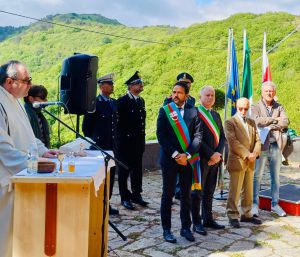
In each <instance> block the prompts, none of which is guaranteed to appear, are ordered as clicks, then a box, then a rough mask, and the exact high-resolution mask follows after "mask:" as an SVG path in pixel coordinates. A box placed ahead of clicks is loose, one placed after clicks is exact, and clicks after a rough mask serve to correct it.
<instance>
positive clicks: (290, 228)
mask: <svg viewBox="0 0 300 257" xmlns="http://www.w3.org/2000/svg"><path fill="white" fill-rule="evenodd" d="M282 227H283V228H284V229H286V230H288V231H290V232H292V233H293V234H296V235H299V236H300V231H299V230H298V229H297V228H295V227H293V226H291V225H289V224H287V225H283V226H282Z"/></svg>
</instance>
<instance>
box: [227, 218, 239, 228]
mask: <svg viewBox="0 0 300 257" xmlns="http://www.w3.org/2000/svg"><path fill="white" fill-rule="evenodd" d="M229 224H230V225H231V226H232V227H234V228H240V227H241V225H240V222H239V220H238V219H229Z"/></svg>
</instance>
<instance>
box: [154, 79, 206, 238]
mask: <svg viewBox="0 0 300 257" xmlns="http://www.w3.org/2000/svg"><path fill="white" fill-rule="evenodd" d="M188 93H189V88H188V86H187V84H186V83H184V82H177V83H176V84H175V85H174V87H173V90H172V102H171V103H169V104H167V105H165V106H163V107H162V108H161V109H160V111H159V115H158V119H157V132H156V133H157V139H158V142H159V144H160V146H161V150H160V164H161V170H162V178H163V193H162V198H161V221H162V227H163V237H164V239H165V241H167V242H170V243H176V238H175V237H174V236H173V234H172V232H171V213H172V210H171V205H172V198H173V194H174V189H175V184H176V177H177V175H179V184H180V191H181V197H180V219H181V231H180V235H181V236H183V237H185V238H186V239H187V240H188V241H195V238H194V236H193V234H192V232H191V230H190V227H191V217H190V210H191V189H192V187H193V188H195V189H198V190H199V189H200V187H201V183H200V181H199V179H200V178H199V177H197V176H194V177H193V174H197V175H198V176H200V174H198V172H197V171H199V173H200V169H199V168H200V163H199V156H198V149H199V145H200V143H201V140H202V130H201V128H200V127H201V121H200V119H199V117H198V113H197V109H196V108H195V107H194V106H191V105H189V104H187V103H186V99H187V97H188ZM194 172H195V173H194ZM192 181H193V182H194V183H192Z"/></svg>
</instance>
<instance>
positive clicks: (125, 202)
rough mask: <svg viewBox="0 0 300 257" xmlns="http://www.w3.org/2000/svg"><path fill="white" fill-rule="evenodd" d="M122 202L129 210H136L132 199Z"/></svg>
mask: <svg viewBox="0 0 300 257" xmlns="http://www.w3.org/2000/svg"><path fill="white" fill-rule="evenodd" d="M121 204H122V205H123V206H124V207H125V208H126V209H128V210H134V209H135V207H134V205H133V204H132V203H131V202H130V200H124V201H121Z"/></svg>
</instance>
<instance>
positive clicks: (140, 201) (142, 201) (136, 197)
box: [131, 195, 149, 207]
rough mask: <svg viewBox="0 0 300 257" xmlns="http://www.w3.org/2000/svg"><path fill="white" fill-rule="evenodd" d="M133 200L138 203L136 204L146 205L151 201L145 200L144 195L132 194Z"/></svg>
mask: <svg viewBox="0 0 300 257" xmlns="http://www.w3.org/2000/svg"><path fill="white" fill-rule="evenodd" d="M131 200H132V202H134V203H136V204H139V205H141V206H144V207H146V206H147V205H148V204H149V203H148V202H146V201H144V199H143V197H142V196H140V195H139V196H132V198H131Z"/></svg>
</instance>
